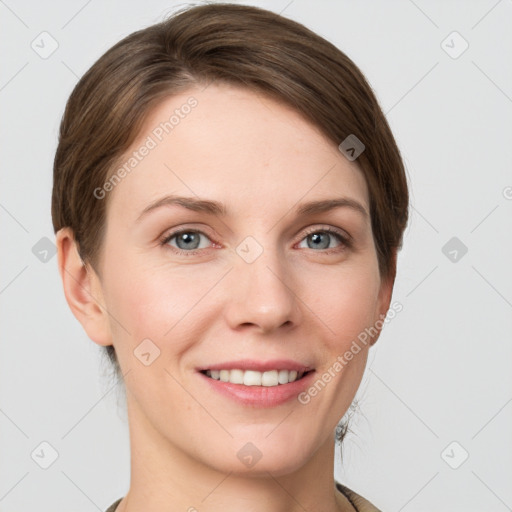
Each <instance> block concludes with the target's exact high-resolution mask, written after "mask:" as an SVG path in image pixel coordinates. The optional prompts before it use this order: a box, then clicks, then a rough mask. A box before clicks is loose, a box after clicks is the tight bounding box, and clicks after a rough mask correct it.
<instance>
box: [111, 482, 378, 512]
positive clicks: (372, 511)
mask: <svg viewBox="0 0 512 512" xmlns="http://www.w3.org/2000/svg"><path fill="white" fill-rule="evenodd" d="M336 488H337V489H338V490H339V491H340V492H341V493H342V494H344V495H345V496H346V498H347V499H348V501H350V503H352V505H353V506H354V508H355V509H356V510H357V512H381V510H380V509H378V508H377V507H376V506H375V505H373V504H372V503H370V502H369V501H368V500H367V499H365V498H363V497H362V496H360V495H359V494H357V493H356V492H354V491H353V490H352V489H349V488H348V487H345V486H344V485H342V484H340V483H339V482H336ZM107 512H109V511H107Z"/></svg>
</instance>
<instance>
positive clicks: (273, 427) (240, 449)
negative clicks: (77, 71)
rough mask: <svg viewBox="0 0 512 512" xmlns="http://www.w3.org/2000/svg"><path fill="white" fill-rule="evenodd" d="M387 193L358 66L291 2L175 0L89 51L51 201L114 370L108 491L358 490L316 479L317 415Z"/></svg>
mask: <svg viewBox="0 0 512 512" xmlns="http://www.w3.org/2000/svg"><path fill="white" fill-rule="evenodd" d="M407 211H408V191H407V182H406V177H405V172H404V167H403V163H402V161H401V158H400V153H399V150H398V148H397V146H396V143H395V141H394V138H393V136H392V134H391V131H390V129H389V127H388V124H387V122H386V120H385V118H384V115H383V113H382V111H381V109H380V107H379V105H378V103H377V100H376V98H375V97H374V95H373V93H372V91H371V89H370V87H369V85H368V84H367V82H366V80H365V79H364V77H363V75H362V74H361V72H360V71H359V70H358V68H357V67H356V66H355V64H354V63H353V62H352V61H350V60H349V59H348V57H347V56H345V55H344V54H343V53H342V52H340V51H339V50H338V49H336V48H335V47H334V46H333V45H331V44H330V43H329V42H327V41H326V40H324V39H322V38H320V37H319V36H317V35H316V34H314V33H312V32H311V31H309V30H308V29H306V28H305V27H304V26H302V25H300V24H298V23H295V22H293V21H290V20H288V19H286V18H283V17H281V16H278V15H276V14H274V13H271V12H269V11H266V10H263V9H259V8H255V7H248V6H241V5H230V4H215V5H203V6H199V7H193V8H189V9H185V10H182V11H180V12H178V13H177V14H175V15H174V16H173V17H171V18H170V19H168V20H166V21H164V22H162V23H159V24H156V25H153V26H151V27H149V28H146V29H144V30H140V31H138V32H135V33H133V34H131V35H130V36H128V37H126V38H125V39H123V40H122V41H120V42H119V43H117V44H116V45H115V46H114V47H113V48H111V49H110V50H109V51H107V52H106V53H105V54H104V55H103V56H102V57H101V58H100V59H99V60H98V61H97V62H96V63H95V64H94V65H93V66H92V68H91V69H90V70H89V71H88V72H87V73H86V74H85V75H84V76H83V77H82V79H81V80H80V81H79V83H78V84H77V86H76V87H75V89H74V91H73V92H72V94H71V97H70V98H69V101H68V103H67V106H66V111H65V113H64V117H63V120H62V124H61V130H60V139H59V145H58V148H57V152H56V156H55V163H54V186H53V196H52V217H53V223H54V229H55V232H56V236H57V247H58V257H59V270H60V274H61V278H62V281H63V286H64V292H65V295H66V299H67V301H68V304H69V306H70V308H71V310H72V311H73V313H74V315H75V316H76V318H77V319H78V320H79V321H80V322H81V324H82V325H83V327H84V329H85V331H86V332H87V334H88V336H89V337H90V338H91V340H93V341H94V342H95V343H97V344H98V345H100V346H103V347H105V350H106V352H107V353H108V355H109V357H110V359H111V361H112V363H113V365H114V367H115V369H116V371H117V372H118V375H119V376H122V378H123V380H124V384H125V387H126V391H127V410H128V419H129V427H130V448H131V481H130V489H129V492H128V493H127V495H126V496H124V497H123V498H121V499H119V500H117V501H116V502H115V503H114V504H113V505H112V506H111V507H110V508H109V509H108V512H113V511H114V510H115V511H116V512H134V511H136V510H145V511H146V512H153V511H157V510H158V511H160V510H164V508H165V509H167V510H188V511H195V510H198V511H201V510H208V511H217V510H223V511H226V510H227V511H229V510H240V509H244V510H253V511H278V510H279V511H281V510H283V511H284V510H286V511H295V510H322V511H353V510H358V511H360V512H365V511H375V510H378V509H377V508H376V507H375V506H374V505H372V504H371V503H370V502H369V501H367V500H365V499H364V498H363V497H362V496H359V495H358V494H357V493H356V492H354V491H353V490H351V489H348V488H347V487H346V486H343V485H342V484H341V483H338V482H335V480H334V477H333V464H334V447H335V441H336V436H337V437H338V441H341V440H342V438H343V435H344V429H343V428H342V429H338V431H337V430H336V426H337V425H338V422H339V421H340V418H342V417H343V415H344V414H345V412H346V411H347V410H348V408H349V406H350V404H351V403H352V401H353V399H354V396H355V394H356V391H357V388H358V386H359V384H360V381H361V378H362V375H363V373H364V369H365V364H366V361H367V356H368V351H369V348H370V347H371V346H372V345H373V344H374V343H375V342H376V340H377V338H378V336H379V333H380V330H381V328H382V325H383V319H384V318H385V316H386V313H387V311H388V309H389V307H390V301H391V295H392V289H393V283H394V279H395V271H396V252H397V250H398V249H399V248H400V245H401V240H402V234H403V231H404V228H405V226H406V223H407ZM187 246H189V247H187ZM336 432H337V434H336Z"/></svg>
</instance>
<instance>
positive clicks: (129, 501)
mask: <svg viewBox="0 0 512 512" xmlns="http://www.w3.org/2000/svg"><path fill="white" fill-rule="evenodd" d="M128 417H129V424H130V450H131V472H130V489H129V492H128V493H127V495H126V496H125V497H124V498H123V500H122V501H121V503H120V504H119V505H118V507H117V509H116V512H136V511H139V510H144V511H145V512H160V511H161V510H165V509H167V510H183V511H187V512H200V511H202V510H206V509H207V510H208V511H209V512H220V511H222V512H235V511H236V512H238V511H239V510H250V511H251V512H299V511H301V512H303V511H304V510H323V511H326V512H340V511H343V512H345V511H347V512H348V511H353V508H352V507H351V505H350V504H349V502H348V501H347V500H346V498H344V497H343V495H341V494H340V493H339V492H338V491H337V490H336V488H335V482H334V477H333V474H334V473H333V470H334V436H330V437H329V438H328V439H327V440H326V441H325V442H324V443H323V444H322V445H321V446H320V447H319V448H318V450H317V451H316V452H315V453H314V454H313V455H312V457H311V458H310V459H309V460H308V461H307V462H306V463H305V464H303V465H302V466H300V467H299V468H298V469H297V470H296V471H293V472H291V473H288V474H285V475H280V476H276V475H275V474H273V472H272V471H267V472H264V473H261V472H259V473H258V474H257V476H256V474H255V473H251V471H247V472H242V473H241V472H234V471H232V472H228V473H222V472H220V471H218V470H217V469H215V468H214V467H212V466H209V465H206V464H204V463H202V462H201V461H198V460H197V459H194V458H192V457H191V456H190V455H189V454H187V453H185V452H183V451H182V450H181V449H180V447H179V446H176V445H175V444H172V443H171V442H170V441H169V440H168V439H165V438H163V437H162V436H161V435H160V433H159V432H157V431H156V430H155V429H154V428H153V427H152V426H151V425H150V424H149V422H148V421H147V419H146V418H145V417H144V416H143V415H142V414H141V411H140V410H139V409H138V408H137V407H136V405H134V403H133V402H131V401H130V399H129V398H128Z"/></svg>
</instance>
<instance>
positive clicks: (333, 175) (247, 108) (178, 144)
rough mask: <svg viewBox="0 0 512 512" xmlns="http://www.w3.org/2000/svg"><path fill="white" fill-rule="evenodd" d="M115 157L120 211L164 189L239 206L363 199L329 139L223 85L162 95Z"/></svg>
mask: <svg viewBox="0 0 512 512" xmlns="http://www.w3.org/2000/svg"><path fill="white" fill-rule="evenodd" d="M121 161H122V163H121V165H120V166H119V167H122V166H124V168H125V170H126V172H125V173H123V174H124V175H125V177H123V179H122V180H120V181H119V183H118V184H116V186H115V187H114V189H113V191H112V192H111V194H112V197H110V200H111V201H112V202H113V207H114V208H116V207H120V208H122V210H123V212H124V214H125V215H128V217H129V216H130V215H132V213H133V215H135V214H136V212H139V213H140V211H142V210H143V209H144V207H145V206H146V205H147V204H148V203H149V202H151V201H154V200H155V199H157V198H158V197H159V196H161V195H163V194H164V193H167V194H178V193H180V194H184V193H185V194H187V195H196V196H200V197H207V198H212V199H218V200H221V201H223V202H231V203H232V204H233V208H235V209H236V208H243V209H244V211H246V212H247V211H248V210H251V209H253V210H254V212H257V211H260V212H261V211H262V208H267V210H266V211H270V210H269V209H274V210H275V209H276V207H279V206H280V207H281V209H282V208H283V207H284V206H285V205H291V204H293V203H295V202H298V201H299V200H300V199H301V197H303V198H304V199H305V200H312V199H318V198H324V197H333V195H344V196H351V197H354V198H356V199H358V200H359V201H360V202H361V203H363V204H364V205H365V206H367V205H368V191H367V187H366V182H365V179H364V176H363V174H362V172H361V171H360V169H359V168H358V166H357V164H356V163H355V162H349V161H348V160H347V159H346V158H345V157H344V156H343V155H342V154H341V153H340V152H339V150H338V147H337V144H335V143H334V142H333V141H330V140H328V139H327V138H326V137H325V136H324V135H323V134H322V133H321V131H320V130H319V129H318V128H317V127H315V126H314V125H313V124H311V123H310V122H308V121H307V120H306V119H305V118H304V117H303V116H301V115H300V114H299V113H298V112H297V111H295V110H294V109H292V108H291V107H289V106H287V105H284V104H282V103H279V102H277V101H275V100H273V99H271V98H269V97H267V96H264V95H262V94H259V93H257V92H254V91H251V90H248V89H243V88H239V87H234V86H230V85H224V84H222V85H218V84H215V83H213V84H211V85H210V86H208V87H207V88H206V89H204V90H202V89H200V88H194V89H190V90H188V91H186V92H183V93H180V94H178V95H175V96H172V97H168V98H166V99H164V100H162V101H161V102H160V103H159V104H158V105H157V106H156V107H154V108H153V110H152V111H151V112H150V113H149V115H148V117H147V119H146V121H145V124H144V127H143V129H142V130H141V132H140V134H139V136H138V137H137V138H136V140H135V141H134V143H133V144H132V146H131V147H130V149H129V150H128V151H127V152H126V153H125V155H124V156H123V159H121ZM115 205H117V206H115Z"/></svg>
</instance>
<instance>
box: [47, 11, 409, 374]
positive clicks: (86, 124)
mask: <svg viewBox="0 0 512 512" xmlns="http://www.w3.org/2000/svg"><path fill="white" fill-rule="evenodd" d="M212 80H215V81H218V82H225V83H228V84H235V85H238V86H241V87H246V88H249V89H252V90H255V91H257V92H259V93H264V94H267V95H269V96H270V97H271V98H273V99H275V100H277V101H279V102H282V103H284V104H287V105H289V106H291V107H292V108H294V109H295V110H296V111H298V112H299V113H301V114H302V115H303V116H304V117H305V118H306V119H308V120H309V121H310V122H311V123H313V124H314V125H315V126H317V127H318V128H319V129H320V130H321V132H322V133H323V134H324V135H325V136H326V137H327V138H328V139H330V140H331V141H333V142H334V143H335V144H337V145H339V144H340V143H341V142H342V141H344V140H345V139H346V138H347V137H348V136H350V135H352V136H353V135H355V136H356V137H357V138H358V139H359V140H360V141H362V142H363V144H364V146H365V149H364V151H363V153H361V154H360V156H359V157H358V159H357V163H358V165H359V167H360V168H361V170H362V171H363V173H364V176H365V178H366V182H367V185H368V189H369V197H370V215H371V223H372V230H373V236H374V239H375V245H376V249H377V255H378V261H379V269H380V273H381V275H382V276H383V277H388V276H390V274H392V273H394V270H395V262H394V259H393V256H394V252H395V251H396V250H397V249H399V248H400V246H401V243H402V236H403V231H404V229H405V226H406V224H407V218H408V201H409V198H408V189H407V179H406V175H405V169H404V165H403V162H402V159H401V156H400V152H399V150H398V147H397V145H396V142H395V140H394V138H393V135H392V133H391V130H390V128H389V125H388V123H387V121H386V118H385V116H384V114H383V112H382V110H381V108H380V106H379V104H378V102H377V99H376V97H375V96H374V94H373V92H372V89H371V87H370V86H369V84H368V83H367V81H366V79H365V77H364V76H363V74H362V73H361V71H360V70H359V69H358V67H357V66H356V65H355V64H354V63H353V62H352V61H351V60H350V59H349V58H348V57H347V56H346V55H345V54H344V53H343V52H341V51H340V50H339V49H337V48H336V47H335V46H334V45H333V44H331V43H330V42H328V41H326V40H325V39H323V38H322V37H320V36H318V35H317V34H315V33H314V32H312V31H310V30H309V29H307V28H306V27H304V26H303V25H301V24H299V23H297V22H294V21H292V20H289V19H287V18H284V17H282V16H279V15H277V14H275V13H273V12H270V11H267V10H264V9H261V8H258V7H251V6H244V5H236V4H220V3H219V4H212V5H210V4H206V5H200V6H194V7H192V8H185V9H182V10H180V11H178V12H177V13H175V14H174V15H172V16H171V17H170V18H168V19H166V20H165V21H163V22H161V23H157V24H155V25H152V26H149V27H147V28H145V29H143V30H139V31H137V32H134V33H132V34H130V35H129V36H127V37H125V38H124V39H122V40H121V41H120V42H118V43H117V44H115V45H114V46H113V47H112V48H110V49H109V50H108V51H107V52H106V53H105V54H104V55H103V56H101V58H100V59H98V61H97V62H96V63H95V64H94V65H93V66H92V67H91V68H90V69H89V70H88V71H87V72H86V73H85V74H84V75H83V77H82V78H81V79H80V80H79V82H78V83H77V85H76V86H75V88H74V90H73V92H72V93H71V96H70V97H69V100H68V102H67V105H66V109H65V112H64V115H63V118H62V122H61V125H60V136H59V144H58V147H57V151H56V155H55V161H54V169H53V173H54V174H53V176H54V182H53V194H52V219H53V227H54V230H55V232H57V231H58V230H59V229H60V228H63V227H70V228H71V229H72V230H73V232H74V235H75V240H76V242H77V244H78V247H79V251H80V255H81V257H82V259H83V260H84V262H88V263H89V264H90V265H91V266H92V267H93V268H94V267H97V263H98V255H99V251H100V248H101V245H102V238H103V234H104V227H105V218H106V208H107V204H108V201H107V200H108V197H106V198H105V199H102V200H99V199H97V197H96V196H95V194H94V190H95V189H97V188H98V187H101V186H102V185H103V184H104V183H105V182H106V181H107V180H108V179H109V177H110V176H111V175H112V173H113V172H114V170H115V168H116V165H117V164H118V163H119V162H121V159H122V157H123V154H124V153H125V151H126V150H127V149H128V148H129V147H130V145H131V144H132V142H133V141H134V140H135V139H136V137H137V136H138V135H139V132H140V130H141V128H142V126H143V124H144V122H145V119H146V118H147V116H148V114H149V112H150V111H151V110H152V108H153V107H155V106H156V105H157V104H158V103H159V102H160V101H162V100H163V99H164V98H167V97H169V96H172V95H175V94H177V93H181V92H184V91H186V90H187V89H189V88H190V87H192V86H197V85H200V84H204V85H206V84H208V83H210V82H211V81H212ZM106 349H107V353H108V356H109V358H110V360H111V362H112V363H113V364H114V365H115V366H116V370H119V366H118V362H117V358H116V355H115V351H114V347H113V346H109V347H106Z"/></svg>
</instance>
